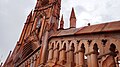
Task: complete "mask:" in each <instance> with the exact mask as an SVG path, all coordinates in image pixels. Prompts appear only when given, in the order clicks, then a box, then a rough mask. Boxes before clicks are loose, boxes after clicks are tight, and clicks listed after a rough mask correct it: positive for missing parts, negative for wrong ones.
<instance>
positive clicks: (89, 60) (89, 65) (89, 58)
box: [87, 55, 92, 67]
mask: <svg viewBox="0 0 120 67" xmlns="http://www.w3.org/2000/svg"><path fill="white" fill-rule="evenodd" d="M87 64H88V67H92V66H91V57H90V55H87Z"/></svg>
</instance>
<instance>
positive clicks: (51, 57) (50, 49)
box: [48, 46, 53, 62]
mask: <svg viewBox="0 0 120 67" xmlns="http://www.w3.org/2000/svg"><path fill="white" fill-rule="evenodd" d="M49 47H50V48H49V54H48V62H49V61H50V60H52V59H53V47H52V46H49Z"/></svg>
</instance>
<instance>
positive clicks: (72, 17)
mask: <svg viewBox="0 0 120 67" xmlns="http://www.w3.org/2000/svg"><path fill="white" fill-rule="evenodd" d="M70 28H76V16H75V12H74V8H72V11H71V15H70Z"/></svg>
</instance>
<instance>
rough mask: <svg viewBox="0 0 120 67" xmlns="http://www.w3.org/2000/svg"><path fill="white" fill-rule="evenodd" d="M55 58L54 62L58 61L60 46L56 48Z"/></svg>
mask: <svg viewBox="0 0 120 67" xmlns="http://www.w3.org/2000/svg"><path fill="white" fill-rule="evenodd" d="M53 59H54V62H57V61H58V60H59V48H58V47H57V48H55V49H54V57H53Z"/></svg>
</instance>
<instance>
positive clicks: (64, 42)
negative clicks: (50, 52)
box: [60, 40, 68, 51]
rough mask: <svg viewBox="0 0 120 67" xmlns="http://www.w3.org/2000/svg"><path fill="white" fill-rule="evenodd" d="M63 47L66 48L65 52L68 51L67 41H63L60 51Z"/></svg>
mask: <svg viewBox="0 0 120 67" xmlns="http://www.w3.org/2000/svg"><path fill="white" fill-rule="evenodd" d="M65 46H66V51H67V50H68V41H67V40H65V41H63V43H62V47H61V48H60V49H63V48H64V47H65Z"/></svg>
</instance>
